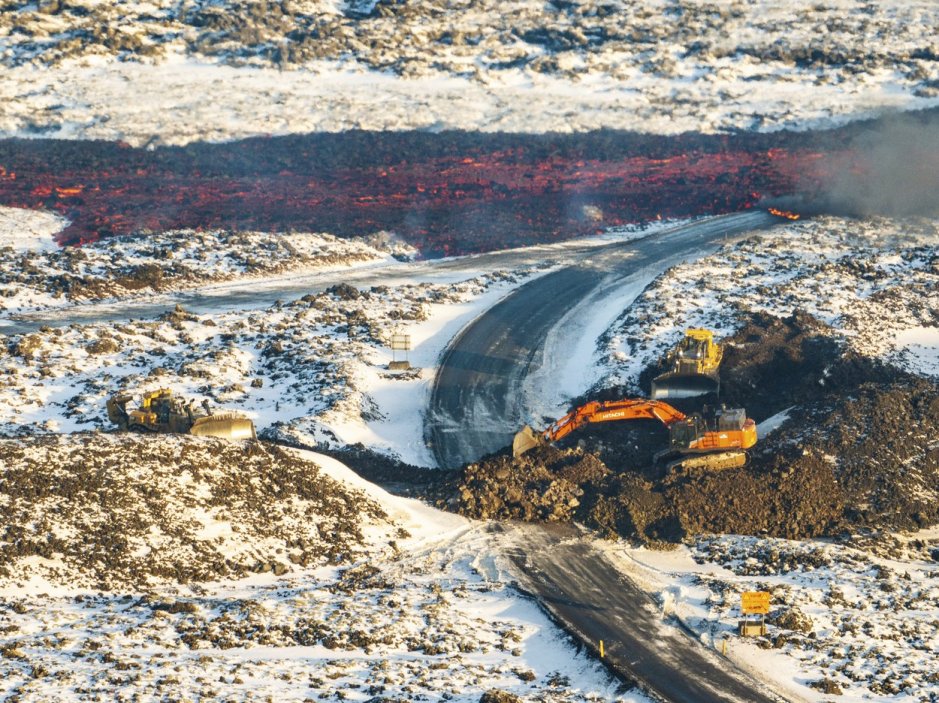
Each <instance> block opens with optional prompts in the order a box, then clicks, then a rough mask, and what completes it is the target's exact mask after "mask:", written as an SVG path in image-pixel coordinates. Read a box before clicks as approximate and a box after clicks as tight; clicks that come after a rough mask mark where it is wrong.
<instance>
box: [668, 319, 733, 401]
mask: <svg viewBox="0 0 939 703" xmlns="http://www.w3.org/2000/svg"><path fill="white" fill-rule="evenodd" d="M723 356H724V350H723V349H722V348H721V346H720V345H719V344H717V343H716V342H715V341H714V333H713V332H711V330H705V329H689V330H688V331H687V332H685V337H684V339H682V340H681V342H679V343H678V346H676V347H675V348H674V349H672V351H670V352H669V353H668V356H667V357H666V366H667V369H668V370H667V371H666V372H665V373H663V374H661V375H659V376H656V377H655V378H654V379H653V381H652V397H653V399H656V400H658V399H660V398H691V397H693V396H699V395H706V394H708V393H715V394H716V393H717V392H718V391H719V390H720V379H719V377H718V372H719V370H720V365H721V359H722V358H723Z"/></svg>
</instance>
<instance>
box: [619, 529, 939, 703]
mask: <svg viewBox="0 0 939 703" xmlns="http://www.w3.org/2000/svg"><path fill="white" fill-rule="evenodd" d="M937 537H939V534H937V532H936V530H935V529H933V530H931V531H924V532H921V533H916V534H913V535H908V536H902V537H899V538H895V537H887V538H884V539H883V541H882V542H879V543H877V542H875V543H873V544H865V545H859V546H861V547H862V548H855V547H853V546H850V545H842V544H830V543H825V542H812V541H809V542H793V541H788V540H782V539H766V538H758V537H740V536H736V535H724V536H717V537H702V538H699V539H697V540H696V541H695V542H694V543H693V544H691V545H690V546H685V545H683V546H680V547H678V548H677V549H676V550H675V551H672V552H658V551H650V550H647V549H630V548H628V547H625V546H623V545H609V546H608V547H607V553H608V554H610V556H611V558H612V559H614V560H615V561H616V563H617V564H618V565H619V567H620V568H621V569H622V570H623V571H624V572H625V573H627V574H628V575H629V576H630V577H631V578H633V579H635V580H637V581H638V582H640V583H642V584H643V586H644V587H645V588H646V589H648V590H649V591H650V592H653V593H656V594H657V596H658V600H659V602H660V603H661V605H662V610H663V617H676V618H678V619H679V620H680V621H681V622H682V623H683V624H684V625H685V626H686V627H688V628H690V629H691V630H693V631H694V632H696V633H697V634H698V636H699V637H700V639H701V641H702V642H703V643H704V644H706V645H708V646H710V647H714V648H715V649H718V650H721V651H723V652H725V653H726V655H727V656H728V657H729V658H730V659H731V661H733V662H734V663H736V664H737V665H739V666H741V667H743V668H744V669H746V670H748V671H750V672H751V673H752V674H753V675H755V676H756V677H757V678H760V679H764V680H767V681H772V682H773V683H774V684H776V685H777V686H779V687H780V688H781V690H782V691H783V692H785V693H786V694H788V695H790V696H792V699H793V700H810V701H830V700H832V698H831V695H838V696H839V697H838V700H844V701H862V700H864V701H893V700H909V701H931V700H934V699H935V694H936V692H937V691H939V675H937V672H939V666H937V664H939V659H937V654H936V653H937V651H939V634H937V631H936V628H935V621H936V616H937V612H939V563H937V561H936V558H935V556H936V554H939V551H937V549H939V548H937V547H935V546H933V547H932V549H933V552H932V553H930V550H929V548H928V547H924V545H926V544H928V543H929V542H930V541H932V542H933V544H934V545H935V542H936V538H937ZM744 591H769V592H770V594H771V611H770V614H769V616H768V619H767V622H768V623H769V625H768V633H767V635H768V636H767V637H766V638H763V639H758V640H750V641H747V640H745V639H741V638H739V637H738V636H737V635H736V631H737V625H738V621H739V620H740V619H741V618H742V615H741V611H740V594H741V593H743V592H744ZM751 619H752V618H751ZM826 682H827V684H828V685H827V686H826V685H825V684H826Z"/></svg>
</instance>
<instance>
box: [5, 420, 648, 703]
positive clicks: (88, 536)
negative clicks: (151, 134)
mask: <svg viewBox="0 0 939 703" xmlns="http://www.w3.org/2000/svg"><path fill="white" fill-rule="evenodd" d="M0 462H2V465H3V467H4V472H3V474H2V476H0V522H2V524H3V530H2V532H0V554H2V559H0V674H2V676H0V696H2V697H4V698H5V699H8V700H19V701H45V700H50V699H54V698H61V697H63V696H68V697H69V698H71V699H73V700H103V699H108V700H119V701H125V700H126V701H131V700H135V699H137V698H139V697H140V696H144V697H153V698H172V699H177V700H179V699H189V700H194V699H205V700H209V699H211V700H226V701H246V700H259V699H266V698H267V697H268V696H271V695H273V692H276V695H277V697H278V700H286V701H304V700H310V699H316V698H323V697H330V698H332V699H338V700H343V699H349V700H375V699H379V700H381V699H384V700H414V699H416V698H419V699H424V698H426V699H431V700H451V699H454V698H456V697H462V699H463V700H479V699H480V697H481V696H483V695H486V694H487V692H489V691H492V690H495V691H497V692H498V695H502V696H508V697H510V698H509V699H514V697H516V696H519V695H523V696H537V697H538V698H539V700H545V701H556V702H561V701H577V702H585V701H597V700H610V699H613V698H616V699H617V700H623V701H628V702H630V703H642V701H643V699H642V698H641V696H634V695H631V694H626V693H624V692H621V691H619V690H618V687H617V685H616V684H615V683H614V682H612V681H611V680H610V679H609V678H608V676H607V675H606V674H605V672H603V671H602V670H601V669H600V667H599V666H598V665H597V664H595V663H593V662H590V661H589V660H588V659H587V658H586V657H585V656H584V655H581V654H575V655H573V656H572V654H571V652H570V650H569V649H568V645H567V643H566V642H565V641H558V639H557V638H558V633H557V631H556V630H555V629H554V628H553V627H552V626H551V625H550V623H549V622H548V621H547V619H546V618H545V616H544V615H542V614H541V613H540V612H539V611H538V610H537V608H536V606H534V605H533V604H531V603H530V602H528V601H526V600H523V599H522V598H521V597H519V596H518V595H517V593H516V592H514V591H513V590H512V589H511V588H510V587H509V586H508V585H507V583H506V575H505V574H504V573H503V572H502V571H501V569H500V568H499V567H498V566H497V565H496V564H495V563H494V561H493V560H492V558H491V557H487V556H486V555H491V554H493V553H494V552H495V548H494V547H493V546H492V545H490V544H489V539H490V538H489V537H488V536H487V535H486V533H485V531H484V530H481V529H473V528H471V526H469V525H467V524H466V523H465V522H464V521H463V520H461V519H460V518H457V517H454V516H448V515H445V514H442V513H437V512H436V511H433V510H431V509H429V508H426V507H424V506H421V505H420V504H418V503H413V502H408V501H400V500H398V499H395V498H394V497H392V496H390V495H388V494H387V493H384V492H383V491H381V490H379V489H377V488H376V487H374V486H372V485H370V484H367V483H365V482H362V481H361V480H359V479H357V478H356V477H355V475H354V474H352V473H351V472H350V471H349V470H348V469H346V468H345V467H343V466H342V465H341V464H339V463H338V462H335V461H333V460H331V459H329V458H328V457H325V456H321V455H315V454H311V453H306V452H300V451H298V450H291V449H284V448H282V447H278V446H276V445H272V444H267V443H263V442H236V443H230V442H224V441H221V440H216V439H209V438H198V437H179V436H177V437H169V436H166V437H155V436H139V435H128V434H119V433H115V434H103V433H84V434H82V433H78V434H72V435H65V436H53V437H41V438H29V439H23V440H13V439H4V440H0ZM620 694H622V695H620ZM492 695H496V694H495V693H494V694H492Z"/></svg>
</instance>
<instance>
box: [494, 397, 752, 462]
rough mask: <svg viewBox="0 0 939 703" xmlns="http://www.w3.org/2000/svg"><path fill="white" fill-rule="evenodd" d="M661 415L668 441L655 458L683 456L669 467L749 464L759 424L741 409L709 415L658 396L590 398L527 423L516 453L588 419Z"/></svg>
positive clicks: (553, 438) (518, 436) (514, 444)
mask: <svg viewBox="0 0 939 703" xmlns="http://www.w3.org/2000/svg"><path fill="white" fill-rule="evenodd" d="M642 419H646V420H658V421H659V422H661V423H662V424H663V425H665V426H666V427H667V428H668V434H669V446H668V448H667V449H664V450H662V451H661V452H659V453H658V454H656V460H659V459H663V458H666V457H674V456H676V455H678V456H680V457H681V458H680V459H678V460H677V461H672V462H671V463H669V465H668V466H669V468H677V467H681V468H686V469H695V468H703V469H729V468H735V467H739V466H744V465H745V464H746V463H747V451H746V450H747V449H749V448H750V447H752V446H753V445H754V444H756V423H755V422H754V421H753V420H751V419H749V418H748V417H747V414H746V412H745V411H744V410H743V409H742V408H734V409H728V408H723V407H721V408H717V409H716V410H713V411H711V412H709V413H707V415H701V414H697V413H696V414H694V415H685V414H684V413H683V412H681V411H680V410H678V409H676V408H673V407H672V406H671V405H669V404H668V403H663V402H662V401H660V400H644V399H627V400H609V401H592V402H590V403H586V404H585V405H581V406H580V407H579V408H574V409H573V410H571V411H570V412H569V413H567V415H565V416H564V417H562V418H560V419H559V420H557V421H556V422H554V423H552V424H551V425H550V426H549V427H548V428H547V429H545V430H543V431H542V432H535V431H534V430H533V429H532V428H531V427H528V426H527V425H526V426H525V427H524V428H522V430H521V431H520V432H519V433H518V434H516V435H515V439H514V440H513V442H512V454H513V455H514V456H521V455H522V454H524V453H525V452H527V451H529V450H530V449H532V448H534V447H536V446H539V445H541V444H545V443H547V442H556V441H558V440H560V439H562V438H564V437H566V436H567V435H569V434H570V433H571V432H574V431H575V430H577V429H579V428H581V427H583V426H584V425H587V424H592V423H597V422H611V421H619V420H642Z"/></svg>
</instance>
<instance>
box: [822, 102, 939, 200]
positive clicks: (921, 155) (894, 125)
mask: <svg viewBox="0 0 939 703" xmlns="http://www.w3.org/2000/svg"><path fill="white" fill-rule="evenodd" d="M849 153H850V156H848V157H846V158H845V159H844V160H843V162H842V163H839V164H836V168H834V169H833V171H834V172H833V173H832V175H831V181H830V186H829V188H827V189H825V191H824V193H823V194H821V197H822V199H823V200H826V201H827V205H828V207H826V208H825V209H827V210H828V211H829V212H842V213H846V214H852V215H859V216H868V215H887V216H904V215H933V214H939V118H937V116H936V113H935V111H929V112H925V113H922V115H920V116H917V115H905V116H897V117H891V118H888V119H887V120H886V121H880V122H879V123H878V124H877V126H876V127H874V128H873V129H870V130H867V131H865V132H863V133H861V134H859V135H858V136H857V137H855V138H854V139H853V140H852V142H851V146H850V149H849Z"/></svg>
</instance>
